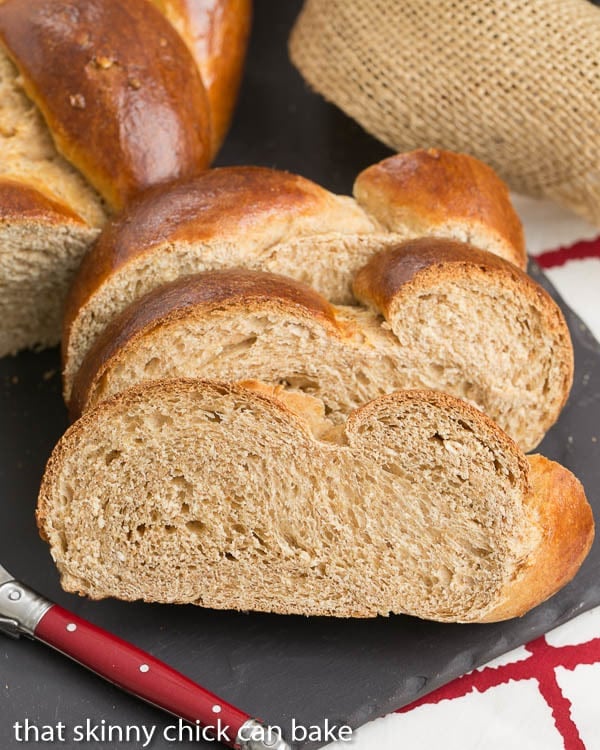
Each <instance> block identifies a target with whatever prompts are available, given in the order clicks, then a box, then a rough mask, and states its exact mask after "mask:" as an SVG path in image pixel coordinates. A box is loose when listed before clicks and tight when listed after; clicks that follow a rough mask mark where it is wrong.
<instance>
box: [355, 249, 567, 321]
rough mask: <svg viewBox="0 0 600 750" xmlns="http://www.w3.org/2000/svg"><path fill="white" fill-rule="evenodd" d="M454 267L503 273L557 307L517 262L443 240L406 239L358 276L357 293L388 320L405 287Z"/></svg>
mask: <svg viewBox="0 0 600 750" xmlns="http://www.w3.org/2000/svg"><path fill="white" fill-rule="evenodd" d="M451 267H455V268H458V267H463V268H467V267H470V268H481V269H483V270H485V271H488V272H490V273H501V274H503V275H504V276H505V277H507V278H511V279H515V280H517V281H519V282H521V283H523V284H524V285H526V287H527V288H529V289H531V290H535V291H536V292H537V293H538V294H539V295H540V296H541V297H542V298H543V299H545V300H547V301H549V302H550V303H551V304H552V305H554V302H553V300H552V298H551V297H550V296H549V295H548V294H547V292H546V291H545V290H544V289H542V287H540V286H539V284H536V282H535V281H533V279H532V278H531V277H530V276H528V275H527V274H526V273H525V272H524V271H521V269H519V268H517V267H516V266H515V265H514V264H513V263H509V261H507V260H504V259H503V258H500V257H499V256H497V255H495V254H494V253H488V252H487V251H485V250H479V249H478V248H476V247H473V246H472V245H467V244H466V243H463V242H457V241H455V240H449V239H444V238H439V237H419V238H418V239H414V240H406V241H405V242H400V243H399V244H398V245H396V246H394V247H390V248H387V249H386V250H383V251H382V252H380V253H377V255H374V256H373V257H372V258H371V259H370V260H369V262H368V263H367V264H366V265H365V266H363V268H361V269H360V271H359V272H358V273H357V274H356V276H355V278H354V283H353V290H354V294H355V295H356V297H357V299H359V300H360V301H362V302H364V303H366V304H369V305H372V306H374V307H376V308H377V309H378V310H379V311H380V312H382V313H383V315H384V316H386V317H387V315H388V314H389V312H390V307H391V305H392V304H393V302H394V299H395V297H396V296H397V295H398V293H399V292H400V290H401V289H402V287H404V286H405V285H407V284H410V283H412V282H414V281H415V280H416V279H417V277H418V276H419V275H420V274H423V273H424V272H426V271H433V270H438V271H441V270H442V269H444V268H446V269H448V268H451ZM565 326H566V323H565Z"/></svg>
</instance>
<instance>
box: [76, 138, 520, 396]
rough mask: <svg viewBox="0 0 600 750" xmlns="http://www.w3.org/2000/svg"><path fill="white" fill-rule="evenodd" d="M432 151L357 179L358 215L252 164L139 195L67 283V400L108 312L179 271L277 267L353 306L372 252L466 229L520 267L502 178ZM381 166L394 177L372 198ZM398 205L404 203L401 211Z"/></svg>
mask: <svg viewBox="0 0 600 750" xmlns="http://www.w3.org/2000/svg"><path fill="white" fill-rule="evenodd" d="M435 153H437V154H439V155H440V158H439V159H436V158H433V156H432V152H414V153H412V154H399V155H397V156H395V157H392V159H390V160H386V161H385V162H382V164H381V165H376V166H375V167H372V168H370V170H367V171H366V172H364V173H362V175H359V177H358V179H357V183H356V191H357V192H356V194H357V196H359V198H360V200H363V199H364V200H365V206H366V208H367V209H368V210H367V212H365V210H363V208H361V206H360V205H359V203H357V202H355V201H354V200H353V199H351V198H348V197H342V196H336V195H333V194H332V193H330V192H329V191H327V190H325V189H323V188H322V187H320V186H318V185H316V184H315V183H314V182H310V181H309V180H306V179H304V178H302V177H299V176H297V175H292V174H288V173H285V172H278V171H276V170H271V169H264V168H256V167H233V168H227V167H226V168H221V169H215V170H211V171H209V172H206V173H205V174H203V175H201V176H200V177H198V178H196V179H195V180H193V181H191V182H187V183H180V184H178V185H175V186H173V187H172V188H170V189H169V190H167V191H163V190H160V191H154V192H152V193H150V194H148V196H147V197H146V198H145V199H143V200H141V201H140V202H138V203H137V204H136V205H135V206H132V207H131V208H130V210H129V211H126V212H125V213H124V214H122V215H121V217H119V218H118V219H117V220H116V221H114V222H113V223H112V224H110V225H109V226H108V227H107V228H106V230H105V232H104V233H103V235H102V236H101V238H100V240H99V241H98V243H97V245H96V246H95V247H94V248H93V249H92V251H91V252H90V254H89V255H88V256H87V257H86V259H85V261H84V262H83V264H82V267H81V270H80V272H79V275H78V277H77V278H76V280H75V282H74V285H73V289H72V292H71V295H70V297H69V299H68V301H67V307H66V314H65V325H64V333H63V357H64V383H65V397H66V398H67V400H68V399H69V397H70V389H71V386H72V380H73V377H74V376H75V373H76V371H77V369H78V368H79V366H80V364H81V362H82V361H83V358H84V356H85V354H86V352H87V351H88V349H89V348H90V346H91V345H92V344H93V342H94V340H95V338H96V337H97V336H98V335H99V334H100V333H101V332H102V330H103V329H104V328H105V327H106V326H107V325H108V323H109V322H110V321H111V320H112V318H113V317H114V316H115V315H117V314H118V313H120V312H121V311H122V310H123V309H124V308H125V307H127V305H129V304H130V303H131V302H133V301H134V300H136V299H138V298H139V297H141V296H142V295H143V294H145V293H147V292H149V291H151V290H152V289H154V288H155V287H157V286H160V285H161V284H163V283H166V282H169V281H172V280H173V279H176V278H178V277H180V276H185V275H188V274H191V273H197V272H199V271H205V270H213V269H219V268H227V267H229V268H230V267H234V266H245V267H246V268H251V269H257V270H263V271H271V272H273V273H282V274H286V275H288V276H291V277H293V278H295V279H298V280H299V281H303V282H305V283H307V284H310V285H311V286H313V287H314V288H315V289H316V290H317V291H318V292H320V293H321V294H323V295H324V296H325V297H326V298H327V299H328V300H330V301H331V302H334V303H336V304H352V303H353V302H354V301H355V300H354V297H353V294H352V278H353V276H354V274H355V273H356V272H357V271H358V269H359V268H360V267H361V266H363V265H364V264H365V263H366V262H367V260H368V259H369V258H370V257H371V256H372V255H374V254H375V253H377V252H379V251H380V250H383V249H384V248H385V247H388V246H390V245H393V244H395V243H397V242H398V241H400V240H402V239H406V238H411V237H414V236H415V235H416V236H422V235H427V236H451V237H452V236H455V235H456V234H457V233H458V234H461V233H462V234H463V235H464V234H465V232H466V231H467V230H466V228H467V227H469V226H471V231H470V233H469V234H468V236H469V237H471V239H472V243H473V244H477V243H479V242H480V243H481V244H480V245H479V246H480V247H481V248H482V249H484V250H485V249H488V250H490V251H492V252H499V253H500V254H501V255H502V254H504V255H506V256H507V257H510V258H511V259H513V260H515V262H518V263H521V264H522V263H523V262H524V260H523V259H524V251H523V238H522V233H521V232H520V223H519V219H518V217H517V215H516V214H515V212H514V209H513V208H512V206H511V204H510V200H509V197H508V193H507V191H506V189H505V188H504V187H503V186H502V183H500V182H499V180H498V178H496V177H495V176H494V175H493V172H491V170H489V169H487V168H485V169H484V168H483V165H481V170H478V169H477V163H476V162H475V161H474V160H473V159H471V157H467V156H465V155H462V154H457V155H447V154H445V152H435ZM448 162H450V163H451V164H452V169H449V167H448ZM406 164H408V165H412V167H411V168H412V169H413V170H414V171H415V175H416V176H415V178H414V180H413V182H412V183H411V184H410V185H408V184H407V182H406V180H405V179H404V178H403V177H402V175H403V174H404V172H405V171H406V168H404V169H401V168H400V166H398V165H406ZM393 165H396V167H395V168H394V169H393V171H392V172H390V169H391V167H392V166H393ZM421 169H423V170H424V174H423V178H422V179H420V178H419V174H420V172H419V170H421ZM436 170H439V172H440V174H439V175H438V176H437V177H435V173H436ZM379 171H383V172H385V173H386V174H388V173H389V174H390V175H391V176H390V179H389V180H388V181H387V182H386V185H385V190H379V192H377V194H376V195H375V198H373V195H372V194H374V191H376V189H377V190H378V187H377V186H378V185H379V181H378V180H377V179H375V178H376V175H377V174H378V173H379ZM396 174H399V175H400V177H399V178H398V186H397V192H395V190H394V184H393V183H394V179H395V175H396ZM482 175H483V176H482ZM434 177H435V179H434ZM436 180H437V182H442V183H444V184H445V185H446V182H447V183H448V184H447V186H446V191H445V193H444V194H443V195H442V196H441V199H443V201H445V200H448V204H447V206H446V205H445V204H444V203H443V202H441V203H440V208H439V209H438V210H436V211H433V209H432V208H431V204H432V201H433V200H434V196H433V195H432V192H431V189H429V191H428V190H427V189H426V187H427V185H429V184H430V183H431V184H434V183H435V181H436ZM374 181H375V187H374V188H369V189H367V187H368V186H369V185H370V184H371V183H373V182H374ZM411 190H412V191H414V194H413V195H412V199H411V201H409V200H408V199H407V198H406V193H407V192H411ZM441 199H440V200H441ZM385 200H388V201H389V203H390V206H391V207H392V208H393V211H392V213H393V216H392V218H391V219H389V217H387V216H384V214H383V213H382V209H381V205H382V203H383V202H385ZM399 202H406V204H407V209H406V211H405V212H403V213H402V212H400V211H399V209H398V203H399ZM371 210H373V211H374V215H373V216H371V215H370V214H369V213H368V211H371ZM390 210H392V209H390ZM442 215H444V216H445V217H446V223H444V222H442V221H441V219H440V216H442ZM380 218H381V220H383V221H384V224H385V226H384V225H383V224H382V223H381V221H380ZM388 219H389V220H388ZM469 222H470V223H469ZM503 223H504V224H505V226H504V224H503ZM457 227H458V229H457ZM459 230H460V231H459ZM511 242H514V243H515V247H514V248H513V249H512V250H511V249H510V243H511Z"/></svg>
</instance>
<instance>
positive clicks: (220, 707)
mask: <svg viewBox="0 0 600 750" xmlns="http://www.w3.org/2000/svg"><path fill="white" fill-rule="evenodd" d="M34 636H35V638H37V639H38V640H40V641H43V642H44V643H46V644H47V645H48V646H52V648H55V649H57V650H58V651H60V652H61V653H63V654H65V655H66V656H68V657H70V658H71V659H74V660H75V661H76V662H79V664H81V665H82V666H84V667H87V668H88V669H91V670H92V671H93V672H96V673H97V674H99V675H100V676H101V677H104V678H105V679H106V680H108V681H109V682H112V683H113V684H115V685H117V686H118V687H120V688H122V689H123V690H126V691H127V692H129V693H132V694H133V695H135V696H137V697H139V698H142V699H143V700H145V701H147V702H148V703H152V704H153V705H155V706H158V707H159V708H162V709H163V710H165V711H168V712H170V713H172V714H175V715H176V716H179V717H181V718H182V719H185V720H187V721H190V722H192V723H194V724H195V723H196V722H199V723H200V724H202V725H204V726H214V727H217V726H220V727H221V729H222V733H221V738H222V739H221V741H223V742H225V743H226V744H228V745H229V746H230V747H239V744H236V737H237V736H238V733H239V730H240V727H241V726H242V725H243V724H245V723H246V722H247V721H248V720H249V719H250V718H251V717H250V716H249V715H248V714H246V713H244V712H243V711H240V710H239V709H237V708H235V706H232V705H231V704H229V703H226V702H225V701H223V700H221V699H220V698H218V697H217V696H216V695H214V693H211V692H209V691H208V690H205V689H204V688H202V687H200V685H198V684H197V683H195V682H193V681H192V680H190V679H189V678H188V677H185V676H184V675H182V674H181V673H180V672H177V671H176V670H175V669H172V668H171V667H169V666H168V665H167V664H165V663H164V662H162V661H159V660H158V659H155V658H154V657H153V656H150V654H148V653H146V652H145V651H142V650H141V649H139V648H136V647H135V646H132V645H131V644H130V643H127V641H124V640H122V639H121V638H117V637H116V636H114V635H112V634H111V633H108V632H107V631H106V630H102V628H99V627H97V626H96V625H92V623H90V622H87V621H86V620H82V619H81V618H80V617H77V615H74V614H72V613H71V612H68V611H67V610H65V609H63V608H62V607H59V606H58V605H57V604H54V605H53V606H52V607H50V609H49V610H48V611H47V612H46V613H45V614H44V615H43V617H42V619H41V620H40V622H39V623H38V625H37V627H36V629H35V631H34ZM226 726H227V727H228V729H227V730H225V727H226ZM215 734H216V733H215ZM224 734H225V735H226V736H227V737H228V738H229V739H230V741H229V742H226V740H225V738H224Z"/></svg>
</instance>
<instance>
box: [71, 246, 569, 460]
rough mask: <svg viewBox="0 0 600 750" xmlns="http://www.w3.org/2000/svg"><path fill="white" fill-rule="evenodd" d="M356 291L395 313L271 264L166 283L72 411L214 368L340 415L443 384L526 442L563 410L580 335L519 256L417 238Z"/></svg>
mask: <svg viewBox="0 0 600 750" xmlns="http://www.w3.org/2000/svg"><path fill="white" fill-rule="evenodd" d="M356 287H357V289H358V292H359V294H361V295H363V296H364V297H365V299H366V300H367V301H372V294H375V295H377V296H376V300H375V301H376V303H377V307H378V310H379V311H381V312H382V313H383V315H384V316H385V320H383V319H382V318H381V317H380V316H379V315H378V314H377V311H374V310H368V309H364V308H361V307H339V306H338V307H334V306H332V305H330V304H329V303H328V302H327V301H326V300H325V299H324V298H323V297H321V296H320V295H318V294H317V293H316V292H314V290H312V289H311V288H310V287H308V286H306V285H304V284H301V283H300V282H295V281H293V280H292V279H289V278H286V277H283V276H277V275H275V274H270V273H264V272H259V271H247V270H245V269H232V270H226V271H209V272H205V273H203V274H198V275H195V276H190V277H184V278H182V279H179V280H177V281H174V282H171V283H170V284H166V285H163V286H162V287H158V288H157V289H155V290H154V291H152V292H150V293H149V294H148V295H146V296H145V297H143V298H142V299H141V300H138V301H137V302H134V303H133V304H132V305H130V306H129V307H128V308H127V309H126V310H125V311H124V312H123V313H121V314H120V315H119V316H117V317H116V318H115V319H114V320H113V321H112V323H111V324H110V325H109V326H108V327H107V328H106V329H105V330H104V332H103V333H102V334H101V335H100V336H99V337H98V339H97V340H96V343H95V344H94V346H93V347H92V348H91V349H90V351H89V352H88V354H87V356H86V358H85V359H84V361H83V364H82V366H81V367H80V369H79V371H78V373H77V376H76V378H75V381H74V387H73V391H72V398H71V401H70V404H69V406H70V410H71V415H72V417H73V418H75V417H77V416H79V415H80V414H81V412H82V411H83V410H84V409H86V408H89V407H90V406H93V405H95V404H96V403H98V401H100V400H102V399H105V398H108V397H109V396H111V395H113V394H115V393H118V392H120V391H122V390H124V389H126V388H128V387H130V386H132V385H135V384H137V383H140V382H143V381H148V380H159V379H162V378H171V377H205V378H206V377H208V378H217V379H221V380H243V379H245V378H254V379H258V380H262V381H265V382H269V383H280V384H281V383H285V384H286V385H287V386H288V387H289V388H291V389H295V390H302V391H304V392H307V393H310V394H314V395H316V396H318V397H319V398H321V399H322V400H323V402H324V403H325V406H326V409H327V412H328V414H329V415H330V418H331V419H333V420H334V421H335V422H339V421H340V419H343V418H344V415H347V414H348V413H349V411H351V410H352V409H354V408H356V407H357V406H359V405H360V404H362V403H364V402H365V401H368V400H370V399H372V398H375V397H376V396H379V395H381V394H383V393H390V392H391V391H395V390H398V389H402V388H432V389H436V390H441V391H445V392H446V393H451V394H454V395H455V396H458V397H461V398H463V399H467V400H469V401H470V402H471V403H472V404H473V405H475V406H477V407H478V408H480V409H481V410H482V411H484V412H485V413H486V414H488V415H489V416H491V417H492V418H493V419H495V420H496V421H497V422H498V424H499V425H500V427H502V428H503V429H504V430H506V432H508V434H509V435H511V437H512V438H513V439H514V440H516V442H517V443H519V445H520V446H521V447H522V449H523V450H531V449H533V448H535V446H536V445H537V444H538V443H539V442H540V440H541V439H542V438H543V436H544V434H545V432H546V431H547V430H548V429H549V427H550V426H551V425H552V424H553V423H554V422H555V421H556V419H557V418H558V415H559V413H560V410H561V409H562V407H563V405H564V402H565V400H566V398H567V395H568V392H569V388H570V385H571V382H572V377H573V351H572V346H571V340H570V337H569V332H568V329H567V326H566V323H565V321H564V319H563V317H562V314H561V312H560V310H559V308H558V307H557V305H556V304H555V302H554V301H553V300H552V299H551V298H550V297H549V296H548V295H547V294H546V293H545V292H544V291H543V290H542V289H541V288H540V287H539V285H538V284H536V282H534V281H533V280H532V279H531V278H529V277H528V276H527V275H526V274H524V273H523V272H521V271H519V270H518V269H516V268H515V267H514V266H513V265H512V264H511V263H508V261H504V260H502V259H501V258H497V257H496V256H494V255H492V254H490V253H485V252H483V251H478V250H476V249H475V248H471V247H469V246H463V245H460V244H459V243H456V242H452V241H450V240H437V239H423V240H409V241H408V242H405V243H402V244H400V245H398V246H397V247H396V248H393V249H389V250H387V251H384V252H383V253H381V254H379V255H377V256H374V258H373V259H372V260H371V261H370V262H369V264H368V265H367V266H366V267H365V269H364V270H363V271H361V272H359V274H358V277H357V282H356ZM371 293H372V294H371ZM390 326H391V329H392V330H390Z"/></svg>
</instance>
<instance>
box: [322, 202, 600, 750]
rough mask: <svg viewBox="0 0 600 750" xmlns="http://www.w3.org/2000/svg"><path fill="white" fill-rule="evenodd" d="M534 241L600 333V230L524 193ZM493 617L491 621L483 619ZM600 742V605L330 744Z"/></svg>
mask: <svg viewBox="0 0 600 750" xmlns="http://www.w3.org/2000/svg"><path fill="white" fill-rule="evenodd" d="M514 203H515V206H516V208H517V210H518V211H519V214H520V216H521V219H522V220H523V224H524V226H525V234H526V237H527V249H528V252H529V253H530V255H533V256H535V257H536V259H537V261H538V263H539V264H540V266H541V267H542V268H543V269H544V271H545V272H546V274H547V275H548V277H549V278H550V280H551V281H552V283H553V284H554V285H555V286H556V288H557V289H558V291H559V292H560V293H561V295H562V296H563V298H564V299H565V301H566V302H567V304H568V305H569V306H570V307H571V308H572V309H573V310H575V312H576V313H577V314H578V315H579V316H580V317H581V318H582V319H583V320H584V321H585V322H586V323H587V325H588V326H589V327H590V329H591V331H592V332H593V333H594V335H595V336H596V338H597V339H599V340H600V232H599V230H598V228H594V227H591V226H590V225H589V224H586V223H585V222H583V221H581V220H580V219H578V218H576V217H574V216H573V215H572V214H569V213H567V212H566V211H563V210H562V209H560V208H558V207H557V206H555V205H554V204H551V203H549V202H546V201H535V200H532V199H529V198H523V197H521V196H514ZM483 627H485V626H483ZM348 748H352V750H404V748H406V749H407V750H408V749H409V750H439V748H444V750H507V748H515V750H563V749H564V750H600V607H598V608H596V609H594V610H591V611H590V612H586V613H585V614H583V615H580V616H579V617H577V618H575V619H574V620H571V621H570V622H568V623H566V624H565V625H562V626H561V627H559V628H556V629H555V630H553V631H551V632H550V633H547V634H546V635H545V636H544V637H542V638H538V639H537V640H535V641H532V642H531V643H528V644H527V645H526V646H522V647H521V648H517V649H515V650H514V651H511V652H509V653H508V654H505V655H504V656H502V657H500V658H499V659H496V660H495V661H493V662H490V663H489V664H487V665H485V666H484V667H480V668H479V669H476V670H474V671H473V672H471V673H469V674H467V675H465V676H464V677H459V678H458V679H456V680H454V681H453V682H451V683H449V684H448V685H445V686H443V687H441V688H439V689H438V690H436V691H434V692H433V693H430V694H429V695H427V696H425V697H424V698H422V699H421V700H419V701H416V702H415V703H413V704H411V705H410V706H407V707H405V708H403V709H401V710H400V711H398V712H397V713H395V714H390V715H389V716H386V717H384V718H382V719H378V720H377V721H373V722H371V723H369V724H366V725H365V726H364V727H361V728H360V729H359V730H358V731H357V732H356V733H355V735H354V737H353V740H352V742H351V743H349V744H348V743H342V742H339V743H334V744H333V745H329V746H328V748H327V750H348Z"/></svg>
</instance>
